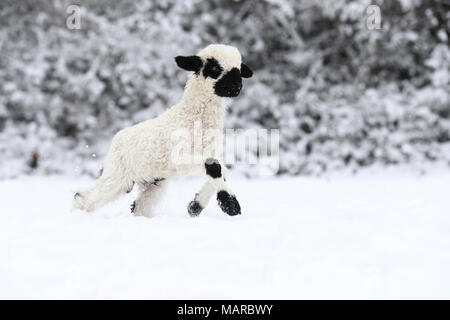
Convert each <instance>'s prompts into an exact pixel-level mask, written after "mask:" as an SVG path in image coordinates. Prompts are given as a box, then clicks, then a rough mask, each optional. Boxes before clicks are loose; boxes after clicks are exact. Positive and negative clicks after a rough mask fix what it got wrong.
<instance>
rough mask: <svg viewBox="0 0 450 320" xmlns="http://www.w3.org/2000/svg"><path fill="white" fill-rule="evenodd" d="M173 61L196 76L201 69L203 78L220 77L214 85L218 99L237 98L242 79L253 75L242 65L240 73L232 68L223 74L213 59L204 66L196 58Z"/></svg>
mask: <svg viewBox="0 0 450 320" xmlns="http://www.w3.org/2000/svg"><path fill="white" fill-rule="evenodd" d="M175 61H176V63H177V65H178V66H179V67H180V68H182V69H184V70H188V71H193V72H194V73H195V74H196V75H200V72H201V71H202V67H203V71H202V74H203V76H204V77H205V78H208V77H210V78H212V79H219V77H220V76H222V77H221V78H220V79H219V80H217V82H216V83H215V84H214V92H215V94H217V95H218V96H219V97H230V98H231V97H236V96H238V95H239V93H240V92H241V89H242V78H250V77H251V76H252V75H253V71H252V70H251V69H250V68H249V67H248V66H247V65H246V64H244V63H241V70H240V71H239V69H238V68H233V69H231V70H230V71H227V72H225V73H224V70H223V68H222V66H221V65H220V63H219V62H218V61H217V60H216V59H214V58H208V59H206V62H205V63H204V65H203V61H202V59H201V58H200V57H198V56H187V57H186V56H178V57H176V58H175Z"/></svg>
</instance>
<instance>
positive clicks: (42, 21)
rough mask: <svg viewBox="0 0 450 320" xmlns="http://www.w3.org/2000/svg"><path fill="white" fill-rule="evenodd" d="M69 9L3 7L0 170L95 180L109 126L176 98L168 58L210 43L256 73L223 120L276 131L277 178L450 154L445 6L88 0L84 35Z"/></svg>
mask: <svg viewBox="0 0 450 320" xmlns="http://www.w3.org/2000/svg"><path fill="white" fill-rule="evenodd" d="M69 4H73V3H71V2H69V1H44V0H21V1H12V0H9V1H1V2H0V177H5V176H15V175H18V174H21V173H30V172H34V171H37V172H42V173H53V172H55V173H57V172H68V171H71V172H73V171H75V172H78V173H83V172H87V173H90V174H93V175H97V171H98V169H99V167H100V165H101V160H102V159H103V156H104V153H105V151H106V150H107V148H108V142H107V141H110V139H111V137H112V135H113V134H114V133H115V132H116V131H117V130H118V129H120V128H123V127H126V126H129V125H131V124H133V123H136V122H138V121H142V120H144V119H148V118H151V117H154V116H156V115H158V114H160V113H161V112H162V111H163V110H164V108H165V107H167V106H169V105H172V104H173V103H174V102H176V101H177V100H178V99H179V97H180V96H181V93H182V90H183V84H184V80H185V78H184V77H183V74H182V73H178V72H176V66H175V63H174V62H173V59H172V57H174V56H176V55H177V54H178V53H179V52H181V51H182V52H189V51H190V52H195V51H197V50H198V49H199V48H201V47H203V46H205V45H207V44H209V43H215V42H219V43H228V44H231V45H234V46H236V47H238V48H239V50H240V51H241V52H242V55H243V56H245V57H246V60H247V62H248V64H249V66H250V67H252V68H253V69H254V70H255V77H254V79H253V80H252V81H251V82H249V84H248V85H246V88H245V91H244V92H243V95H242V96H241V97H240V98H239V99H238V100H236V101H233V103H232V105H231V106H230V108H229V112H230V115H229V116H228V117H227V125H226V126H227V127H229V128H252V127H259V128H268V129H270V128H279V129H280V161H281V163H280V173H286V174H317V173H320V172H323V171H324V170H335V169H340V168H344V167H350V168H352V169H354V170H357V169H358V168H361V167H363V166H368V165H372V164H398V163H405V162H417V163H420V162H423V161H441V162H446V163H448V161H449V159H448V158H449V153H448V150H449V141H450V92H449V91H450V90H449V89H448V88H449V78H450V76H449V70H450V62H449V61H450V58H449V57H450V51H449V46H448V41H449V39H450V13H449V12H450V10H448V5H446V4H445V2H442V1H425V0H414V1H412V0H411V1H408V0H402V1H400V0H398V1H375V2H373V1H369V0H357V1H346V0H340V1H333V3H332V4H330V2H329V1H317V0H307V1H295V0H280V1H272V0H262V1H220V0H212V1H200V0H190V1H176V0H165V1H132V0H123V1H106V0H101V1H99V0H84V1H80V2H79V3H78V4H79V5H80V7H81V9H82V12H81V26H82V28H81V29H80V30H69V29H67V27H66V24H65V22H66V20H65V18H66V17H67V13H66V8H67V6H68V5H69ZM369 4H378V5H379V6H380V8H381V14H382V17H381V22H382V29H381V30H368V29H367V27H366V11H365V10H366V8H367V6H368V5H369ZM181 49H182V50H181ZM86 146H88V147H86ZM93 155H96V156H95V157H94V156H93Z"/></svg>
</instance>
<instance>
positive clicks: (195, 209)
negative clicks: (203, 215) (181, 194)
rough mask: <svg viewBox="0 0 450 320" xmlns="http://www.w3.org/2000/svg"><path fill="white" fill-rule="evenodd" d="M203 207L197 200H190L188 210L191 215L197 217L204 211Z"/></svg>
mask: <svg viewBox="0 0 450 320" xmlns="http://www.w3.org/2000/svg"><path fill="white" fill-rule="evenodd" d="M202 210H203V208H202V206H201V205H200V203H199V202H198V201H196V200H193V201H191V202H189V205H188V212H189V215H190V216H191V217H197V216H198V215H199V214H200V212H202Z"/></svg>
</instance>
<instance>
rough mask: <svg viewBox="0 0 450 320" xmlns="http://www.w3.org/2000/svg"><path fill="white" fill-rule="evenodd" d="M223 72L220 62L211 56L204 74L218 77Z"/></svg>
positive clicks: (214, 77)
mask: <svg viewBox="0 0 450 320" xmlns="http://www.w3.org/2000/svg"><path fill="white" fill-rule="evenodd" d="M221 73H222V68H221V67H220V65H219V62H218V61H217V60H216V59H214V58H209V59H208V60H207V63H206V65H205V68H204V69H203V75H204V76H205V77H206V78H207V77H211V78H213V79H217V78H218V77H219V76H220V74H221Z"/></svg>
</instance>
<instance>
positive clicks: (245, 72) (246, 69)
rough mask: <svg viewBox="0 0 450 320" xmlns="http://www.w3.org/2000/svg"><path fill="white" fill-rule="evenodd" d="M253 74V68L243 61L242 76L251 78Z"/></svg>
mask: <svg viewBox="0 0 450 320" xmlns="http://www.w3.org/2000/svg"><path fill="white" fill-rule="evenodd" d="M252 75H253V71H252V69H250V68H249V67H248V65H246V64H245V63H241V77H242V78H251V76H252Z"/></svg>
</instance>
